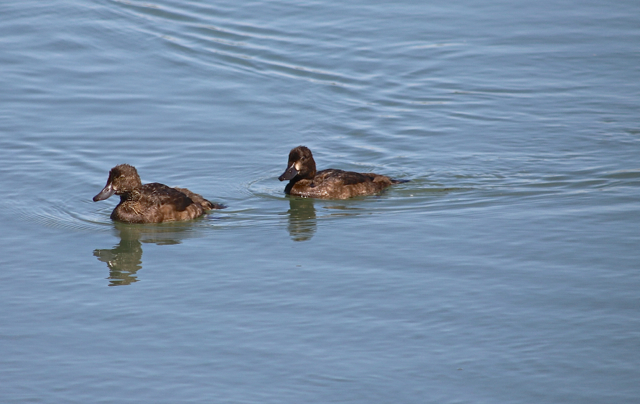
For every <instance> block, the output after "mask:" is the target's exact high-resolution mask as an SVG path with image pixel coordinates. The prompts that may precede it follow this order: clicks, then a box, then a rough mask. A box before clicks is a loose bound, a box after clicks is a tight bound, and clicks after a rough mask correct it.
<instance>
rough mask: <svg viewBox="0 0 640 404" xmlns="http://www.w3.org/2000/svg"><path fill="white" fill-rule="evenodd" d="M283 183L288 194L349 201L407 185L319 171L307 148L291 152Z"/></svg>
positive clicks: (376, 176) (364, 175)
mask: <svg viewBox="0 0 640 404" xmlns="http://www.w3.org/2000/svg"><path fill="white" fill-rule="evenodd" d="M278 179H279V180H280V181H284V180H289V184H287V186H286V187H285V189H284V192H285V193H286V194H290V195H294V196H301V197H305V198H324V199H347V198H351V197H353V196H360V195H373V194H377V193H378V192H380V191H382V190H383V189H385V188H387V187H388V186H390V185H393V184H399V183H403V182H407V180H394V179H391V178H389V177H387V176H385V175H380V174H374V173H356V172H353V171H342V170H336V169H333V168H329V169H327V170H322V171H316V162H315V161H314V160H313V155H312V154H311V150H309V148H307V147H305V146H298V147H295V148H293V149H291V152H290V153H289V162H288V163H287V169H286V170H285V172H284V173H282V175H281V176H280V177H278Z"/></svg>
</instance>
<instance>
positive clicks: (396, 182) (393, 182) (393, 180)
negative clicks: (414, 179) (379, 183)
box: [391, 178, 411, 184]
mask: <svg viewBox="0 0 640 404" xmlns="http://www.w3.org/2000/svg"><path fill="white" fill-rule="evenodd" d="M409 181H411V180H395V179H393V178H392V179H391V183H392V184H404V183H405V182H409Z"/></svg>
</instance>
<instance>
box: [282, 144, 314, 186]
mask: <svg viewBox="0 0 640 404" xmlns="http://www.w3.org/2000/svg"><path fill="white" fill-rule="evenodd" d="M315 175H316V162H315V160H313V155H312V154H311V150H309V148H307V147H305V146H298V147H294V148H293V149H291V151H290V152H289V162H288V163H287V169H286V170H285V171H284V173H282V175H281V176H280V177H278V179H279V180H280V181H285V180H293V179H294V178H295V179H311V178H313V177H315Z"/></svg>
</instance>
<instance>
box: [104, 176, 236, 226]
mask: <svg viewBox="0 0 640 404" xmlns="http://www.w3.org/2000/svg"><path fill="white" fill-rule="evenodd" d="M114 194H115V195H118V196H120V203H119V204H118V206H116V207H115V209H114V210H113V212H112V213H111V219H113V220H115V221H118V222H124V223H162V222H176V221H184V220H191V219H195V218H197V217H200V216H202V215H204V214H205V213H206V212H207V211H209V210H212V209H223V208H225V207H226V206H224V205H221V204H217V203H212V202H210V201H208V200H206V199H204V198H203V197H202V196H201V195H199V194H196V193H194V192H191V191H189V190H188V189H186V188H171V187H168V186H166V185H164V184H159V183H157V182H154V183H150V184H144V185H142V182H141V181H140V176H139V175H138V170H136V168H135V167H134V166H131V165H129V164H119V165H117V166H115V167H113V168H112V169H111V171H109V178H108V180H107V185H105V187H104V188H103V189H102V191H100V192H99V193H98V194H97V195H96V196H94V197H93V201H94V202H98V201H103V200H105V199H108V198H109V197H111V196H112V195H114Z"/></svg>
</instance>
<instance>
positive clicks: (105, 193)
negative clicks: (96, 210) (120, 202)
mask: <svg viewBox="0 0 640 404" xmlns="http://www.w3.org/2000/svg"><path fill="white" fill-rule="evenodd" d="M115 193H116V190H115V189H113V186H112V185H111V184H107V186H106V187H104V188H102V191H100V193H99V194H98V195H96V196H94V197H93V201H94V202H98V201H104V200H105V199H107V198H109V197H110V196H111V195H113V194H115Z"/></svg>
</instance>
